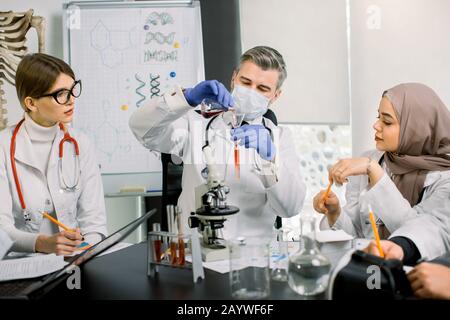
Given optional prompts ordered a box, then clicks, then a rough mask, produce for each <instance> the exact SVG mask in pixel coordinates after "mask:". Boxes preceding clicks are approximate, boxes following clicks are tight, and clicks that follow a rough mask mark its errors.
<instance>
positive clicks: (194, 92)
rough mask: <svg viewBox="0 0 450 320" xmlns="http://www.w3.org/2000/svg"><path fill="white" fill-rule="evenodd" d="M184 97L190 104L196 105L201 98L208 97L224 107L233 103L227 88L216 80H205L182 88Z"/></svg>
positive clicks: (226, 107)
mask: <svg viewBox="0 0 450 320" xmlns="http://www.w3.org/2000/svg"><path fill="white" fill-rule="evenodd" d="M184 97H185V98H186V101H187V102H188V103H189V105H190V106H193V107H195V106H198V105H199V104H200V103H201V102H202V100H203V99H205V98H209V99H212V100H214V101H217V102H218V103H220V104H221V105H222V106H223V107H225V109H227V110H228V107H232V106H233V105H234V102H233V98H232V97H231V94H230V93H229V92H228V90H227V88H225V86H224V85H223V84H222V83H220V82H219V81H217V80H206V81H202V82H200V83H199V84H197V85H196V86H195V87H193V88H187V89H186V90H184Z"/></svg>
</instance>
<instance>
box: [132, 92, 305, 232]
mask: <svg viewBox="0 0 450 320" xmlns="http://www.w3.org/2000/svg"><path fill="white" fill-rule="evenodd" d="M193 109H194V108H192V107H191V106H189V105H188V103H187V102H186V99H185V98H184V95H183V92H182V91H181V90H180V88H176V89H174V91H173V92H171V93H167V94H165V95H164V96H163V97H159V98H156V99H152V100H150V101H149V102H148V103H147V104H146V105H144V106H142V107H140V108H139V109H138V110H136V111H135V112H134V113H133V115H132V116H131V118H130V127H131V129H132V131H133V132H134V134H135V136H136V138H137V139H138V140H139V141H140V142H141V143H142V144H143V145H144V146H145V147H146V148H148V149H150V150H155V151H159V152H163V153H170V154H174V155H176V156H178V157H180V158H181V159H182V161H183V165H184V167H183V176H182V189H183V190H182V193H181V195H180V198H179V199H178V205H179V206H180V207H181V208H182V210H183V218H184V224H185V225H187V218H188V216H189V214H190V213H191V212H194V211H195V209H196V208H195V188H196V187H197V186H200V185H202V184H205V179H204V178H203V177H202V175H201V171H202V170H203V169H204V168H205V166H206V165H205V161H204V159H203V154H202V146H203V145H204V143H205V128H206V126H207V123H208V122H209V120H210V119H205V118H203V117H202V116H201V115H199V114H198V113H196V112H195V111H194V110H193ZM261 121H262V119H261V117H260V118H259V119H256V120H255V121H253V122H252V123H260V124H261ZM265 123H266V126H267V127H269V128H270V129H271V130H272V133H273V134H274V137H275V144H276V147H277V155H276V161H275V162H276V165H273V164H272V163H270V162H268V161H264V160H262V159H261V158H260V157H259V155H258V154H257V153H256V152H255V151H254V149H245V148H244V147H241V148H240V158H241V170H240V179H237V178H236V176H235V170H234V160H233V159H234V158H233V149H234V143H233V142H232V141H231V139H230V132H229V127H228V126H227V125H226V123H225V121H224V118H223V117H221V116H219V118H217V119H216V120H214V121H213V122H212V123H211V127H210V129H209V130H208V133H209V135H210V137H209V144H210V145H211V146H212V147H213V148H214V157H215V161H216V162H217V163H218V167H219V168H220V172H221V173H222V172H223V173H224V174H226V184H227V185H228V186H229V187H230V190H231V191H230V193H229V194H228V195H227V203H228V204H229V205H234V206H237V207H239V209H240V212H239V213H238V214H237V215H234V216H232V217H229V218H228V220H227V221H226V222H225V227H224V230H223V231H224V232H223V234H224V237H225V238H230V237H234V236H237V235H244V236H254V235H261V234H265V235H267V236H270V234H271V232H272V230H273V224H274V221H275V217H276V216H277V215H278V216H281V217H290V216H293V215H296V214H298V213H300V210H301V209H302V206H303V201H304V198H305V190H306V187H305V184H304V182H303V179H302V177H301V175H300V172H299V168H300V165H299V160H298V157H297V155H296V153H295V147H294V144H293V141H292V139H291V135H290V132H289V131H288V130H286V129H284V128H280V127H276V126H275V125H274V124H273V123H272V122H271V121H268V120H267V119H265ZM255 162H256V163H258V164H259V165H260V166H262V167H264V168H266V169H268V170H267V171H266V173H269V174H266V175H263V174H260V172H258V173H257V172H256V170H255V166H254V164H255ZM277 178H278V181H276V179H277Z"/></svg>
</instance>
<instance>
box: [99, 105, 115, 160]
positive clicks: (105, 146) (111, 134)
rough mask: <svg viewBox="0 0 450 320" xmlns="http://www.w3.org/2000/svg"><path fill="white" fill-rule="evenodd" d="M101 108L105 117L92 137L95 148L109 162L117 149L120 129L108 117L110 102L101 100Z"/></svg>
mask: <svg viewBox="0 0 450 320" xmlns="http://www.w3.org/2000/svg"><path fill="white" fill-rule="evenodd" d="M102 109H103V114H104V115H105V119H104V121H103V122H102V123H100V125H99V126H98V128H97V129H96V130H95V133H94V138H95V142H96V147H97V150H99V151H100V152H102V153H103V154H104V155H106V157H107V158H108V161H109V162H111V159H112V157H113V155H114V153H115V152H116V151H117V150H118V149H119V145H118V141H119V140H118V139H119V137H120V131H119V129H117V128H116V126H114V125H113V124H112V123H111V121H110V120H109V118H108V114H110V113H111V104H110V102H109V101H108V100H104V101H103V103H102Z"/></svg>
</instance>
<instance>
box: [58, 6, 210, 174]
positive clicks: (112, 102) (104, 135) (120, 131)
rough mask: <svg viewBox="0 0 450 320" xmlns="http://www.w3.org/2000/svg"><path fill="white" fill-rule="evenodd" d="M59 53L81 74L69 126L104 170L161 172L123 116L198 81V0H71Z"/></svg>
mask: <svg viewBox="0 0 450 320" xmlns="http://www.w3.org/2000/svg"><path fill="white" fill-rule="evenodd" d="M64 9H65V14H64V17H65V19H64V28H65V29H66V30H65V31H66V32H65V58H66V61H68V62H69V64H70V65H71V66H72V68H73V69H74V72H75V74H76V77H77V78H79V79H81V80H82V85H83V90H82V94H81V96H80V97H79V98H78V99H77V101H76V105H75V113H74V120H73V126H74V128H76V129H78V130H80V131H82V132H84V133H86V134H87V135H88V136H89V137H90V139H91V140H92V141H93V143H94V144H95V147H96V152H97V159H98V161H99V164H100V166H101V172H102V174H122V173H143V172H155V171H161V161H160V156H159V154H157V153H156V152H150V151H149V150H148V149H146V148H144V147H143V146H142V145H141V144H140V143H139V142H138V141H137V140H136V138H135V137H134V135H133V134H132V132H131V130H130V128H129V126H128V119H129V117H130V115H131V114H132V113H133V111H135V110H136V109H137V108H139V107H141V106H142V105H144V104H145V103H146V102H147V101H149V100H150V99H154V98H156V97H158V96H161V95H162V94H163V93H164V92H166V91H168V90H170V88H172V87H173V86H175V85H180V86H182V87H190V86H193V85H195V84H196V83H198V82H199V81H202V80H204V78H205V76H204V59H203V42H202V32H201V16H200V4H199V2H198V1H193V2H190V1H188V2H186V1H184V2H174V1H151V2H150V1H145V2H144V1H140V2H119V3H117V2H115V3H114V2H87V3H86V2H85V3H83V2H71V3H69V4H66V5H65V6H64Z"/></svg>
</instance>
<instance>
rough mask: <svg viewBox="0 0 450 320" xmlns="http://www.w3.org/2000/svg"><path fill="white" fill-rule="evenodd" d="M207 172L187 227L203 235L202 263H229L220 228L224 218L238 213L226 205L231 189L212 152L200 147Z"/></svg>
mask: <svg viewBox="0 0 450 320" xmlns="http://www.w3.org/2000/svg"><path fill="white" fill-rule="evenodd" d="M203 154H204V156H205V160H206V168H205V169H204V170H203V172H202V175H203V177H204V178H205V179H206V183H205V184H203V185H200V186H198V187H197V188H196V189H195V208H196V211H195V212H191V216H190V217H189V227H191V228H198V230H199V232H200V233H201V234H202V237H203V240H202V241H201V247H202V248H201V251H202V260H203V261H205V262H210V261H217V260H224V259H228V255H229V253H228V248H227V246H226V241H225V240H224V239H223V236H222V232H221V230H220V229H221V228H223V226H224V222H225V221H226V220H227V217H229V216H231V215H233V214H236V213H237V212H239V208H237V207H234V206H230V205H227V202H226V200H227V194H228V193H229V192H230V188H229V187H228V186H226V185H225V183H224V179H223V178H222V177H221V175H220V173H219V169H218V167H217V166H216V165H215V164H214V162H213V156H212V149H211V147H210V146H209V145H206V146H204V147H203Z"/></svg>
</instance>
